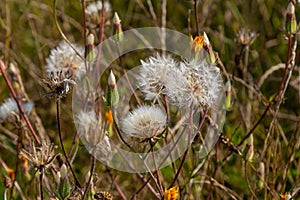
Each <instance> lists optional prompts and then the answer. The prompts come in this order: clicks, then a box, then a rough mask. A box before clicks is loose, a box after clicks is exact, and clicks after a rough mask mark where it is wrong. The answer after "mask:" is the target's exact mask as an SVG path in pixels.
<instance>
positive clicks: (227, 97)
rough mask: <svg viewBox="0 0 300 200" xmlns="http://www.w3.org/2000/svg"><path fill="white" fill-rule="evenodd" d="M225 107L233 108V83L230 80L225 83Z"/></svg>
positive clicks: (227, 108)
mask: <svg viewBox="0 0 300 200" xmlns="http://www.w3.org/2000/svg"><path fill="white" fill-rule="evenodd" d="M225 109H226V110H227V111H229V110H231V83H230V81H229V80H228V81H227V82H226V84H225Z"/></svg>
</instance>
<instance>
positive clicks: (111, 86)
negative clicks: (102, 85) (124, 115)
mask: <svg viewBox="0 0 300 200" xmlns="http://www.w3.org/2000/svg"><path fill="white" fill-rule="evenodd" d="M106 100H107V103H108V105H109V106H115V105H116V104H118V103H119V93H118V89H117V84H116V78H115V75H114V74H113V72H112V71H110V74H109V77H108V90H107V96H106Z"/></svg>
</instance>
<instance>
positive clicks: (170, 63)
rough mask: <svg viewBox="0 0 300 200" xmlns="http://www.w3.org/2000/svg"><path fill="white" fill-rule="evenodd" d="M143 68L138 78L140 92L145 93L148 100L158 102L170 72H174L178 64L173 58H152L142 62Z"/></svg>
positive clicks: (157, 56) (158, 56)
mask: <svg viewBox="0 0 300 200" xmlns="http://www.w3.org/2000/svg"><path fill="white" fill-rule="evenodd" d="M141 63H142V67H141V69H140V72H139V76H138V77H137V80H138V85H139V87H140V90H141V91H142V92H143V93H144V95H145V99H146V100H156V99H157V98H158V96H159V95H160V94H162V91H163V90H164V88H165V85H166V80H167V77H168V75H169V73H170V71H172V70H174V69H175V68H176V66H177V64H178V63H177V62H176V61H175V60H174V59H173V58H172V57H171V56H167V57H165V56H160V55H158V54H157V55H156V56H155V57H152V56H151V57H150V58H148V60H146V61H143V60H141Z"/></svg>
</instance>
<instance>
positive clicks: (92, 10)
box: [85, 1, 111, 15]
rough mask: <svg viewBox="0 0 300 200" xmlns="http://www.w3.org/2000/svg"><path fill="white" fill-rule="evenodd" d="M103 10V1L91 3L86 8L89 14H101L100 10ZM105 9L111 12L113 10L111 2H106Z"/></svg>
mask: <svg viewBox="0 0 300 200" xmlns="http://www.w3.org/2000/svg"><path fill="white" fill-rule="evenodd" d="M101 10H102V2H101V1H97V2H93V3H91V4H89V5H88V6H87V7H86V8H85V13H86V14H87V15H99V12H100V11H101ZM104 11H105V12H110V11H111V5H110V3H109V2H107V1H106V2H104Z"/></svg>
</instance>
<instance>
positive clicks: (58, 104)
mask: <svg viewBox="0 0 300 200" xmlns="http://www.w3.org/2000/svg"><path fill="white" fill-rule="evenodd" d="M56 119H57V129H58V136H59V142H60V145H61V148H62V151H63V154H64V157H65V159H66V163H67V165H68V167H69V168H70V170H71V172H72V175H73V178H74V180H75V184H76V186H77V187H81V186H80V183H79V181H78V179H77V177H76V174H75V172H74V170H73V168H72V166H71V164H70V162H69V159H68V156H67V154H66V150H65V146H64V143H63V140H62V134H61V128H60V97H59V96H58V97H57V98H56Z"/></svg>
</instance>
